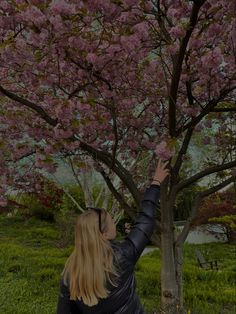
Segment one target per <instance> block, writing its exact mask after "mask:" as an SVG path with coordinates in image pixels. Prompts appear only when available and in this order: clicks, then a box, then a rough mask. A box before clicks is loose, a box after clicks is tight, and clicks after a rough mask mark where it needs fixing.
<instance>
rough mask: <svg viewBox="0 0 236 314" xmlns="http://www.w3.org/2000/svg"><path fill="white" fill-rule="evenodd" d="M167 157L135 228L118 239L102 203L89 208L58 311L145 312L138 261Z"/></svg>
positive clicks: (68, 265)
mask: <svg viewBox="0 0 236 314" xmlns="http://www.w3.org/2000/svg"><path fill="white" fill-rule="evenodd" d="M166 164H167V163H164V164H163V163H162V162H161V161H160V160H159V162H158V165H157V168H156V171H155V174H154V178H153V181H152V184H151V186H150V187H149V188H147V190H146V192H145V194H144V197H143V199H142V202H141V210H140V213H139V215H138V218H137V219H136V222H135V225H134V227H133V229H132V230H131V231H130V233H129V234H128V236H127V237H126V238H125V240H124V241H122V242H117V241H115V240H114V239H115V236H116V226H115V223H114V221H113V220H112V217H111V216H110V214H109V213H107V212H106V211H105V210H103V209H98V208H90V209H89V210H87V211H86V212H84V213H83V214H81V215H80V216H79V218H78V220H77V224H76V227H75V248H74V251H73V252H72V254H71V255H70V257H69V258H68V260H67V262H66V264H65V268H64V270H63V273H62V279H61V286H60V295H59V299H58V305H57V314H90V313H96V314H121V313H122V314H144V310H143V308H142V306H141V304H140V301H139V298H138V296H137V294H136V292H135V288H136V283H135V278H134V266H135V264H136V262H137V260H138V258H139V257H140V255H141V253H142V252H143V250H144V248H145V246H146V245H147V244H148V242H149V241H150V237H151V235H152V233H153V230H154V225H155V210H156V205H157V202H158V201H159V196H160V184H161V182H162V181H163V180H164V179H165V178H166V176H167V175H168V170H167V169H166Z"/></svg>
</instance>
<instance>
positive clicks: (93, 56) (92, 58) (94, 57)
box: [86, 53, 97, 63]
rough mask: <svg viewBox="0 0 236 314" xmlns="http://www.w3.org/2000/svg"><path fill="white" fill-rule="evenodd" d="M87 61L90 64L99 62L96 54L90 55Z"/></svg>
mask: <svg viewBox="0 0 236 314" xmlns="http://www.w3.org/2000/svg"><path fill="white" fill-rule="evenodd" d="M86 59H87V60H88V62H90V63H95V62H96V60H97V55H96V54H95V53H88V54H87V57H86Z"/></svg>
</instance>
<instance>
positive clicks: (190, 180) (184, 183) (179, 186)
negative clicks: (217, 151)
mask: <svg viewBox="0 0 236 314" xmlns="http://www.w3.org/2000/svg"><path fill="white" fill-rule="evenodd" d="M235 166H236V160H234V161H231V162H228V163H226V164H223V165H217V166H213V167H209V168H207V169H205V170H202V171H200V172H199V173H197V174H195V175H193V176H192V177H190V178H188V179H186V180H184V181H182V182H180V183H179V184H177V185H176V186H175V191H176V192H179V191H180V190H182V189H184V188H185V187H186V186H188V185H190V184H192V183H194V182H196V181H197V180H199V179H201V178H203V177H205V176H207V175H209V174H212V173H215V172H219V171H222V170H226V169H229V168H233V167H235Z"/></svg>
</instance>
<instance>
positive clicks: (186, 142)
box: [171, 128, 193, 184]
mask: <svg viewBox="0 0 236 314" xmlns="http://www.w3.org/2000/svg"><path fill="white" fill-rule="evenodd" d="M192 134H193V128H190V129H188V131H187V132H186V134H185V137H184V141H183V144H182V146H181V149H180V151H179V153H178V157H177V160H176V162H175V165H174V167H173V169H172V171H171V174H172V175H171V177H173V178H174V179H172V181H173V184H175V183H177V182H178V180H179V170H180V167H181V165H182V163H183V155H185V154H186V152H187V149H188V145H189V143H190V140H191V137H192Z"/></svg>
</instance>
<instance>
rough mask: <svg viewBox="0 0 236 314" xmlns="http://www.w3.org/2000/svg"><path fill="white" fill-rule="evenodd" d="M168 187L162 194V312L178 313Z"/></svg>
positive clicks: (172, 226)
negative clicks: (167, 197)
mask: <svg viewBox="0 0 236 314" xmlns="http://www.w3.org/2000/svg"><path fill="white" fill-rule="evenodd" d="M165 190H166V188H164V187H163V188H162V191H161V193H162V195H163V197H162V195H161V228H162V230H161V231H162V232H161V313H163V314H164V313H165V314H167V313H168V314H172V313H173V314H176V313H178V308H179V305H180V301H179V291H178V284H177V278H176V263H175V250H174V220H173V210H172V206H171V203H170V201H166V191H165Z"/></svg>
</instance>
